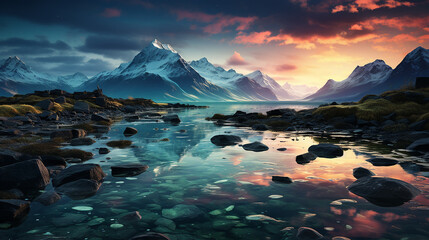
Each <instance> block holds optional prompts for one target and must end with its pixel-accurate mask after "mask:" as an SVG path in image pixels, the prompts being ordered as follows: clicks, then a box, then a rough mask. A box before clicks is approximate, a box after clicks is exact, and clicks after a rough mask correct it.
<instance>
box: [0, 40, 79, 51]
mask: <svg viewBox="0 0 429 240" xmlns="http://www.w3.org/2000/svg"><path fill="white" fill-rule="evenodd" d="M0 47H6V48H12V47H16V48H38V49H51V50H70V49H71V47H70V46H69V45H68V44H67V43H65V42H63V41H56V42H49V41H48V40H46V39H39V40H28V39H23V38H8V39H4V40H0Z"/></svg>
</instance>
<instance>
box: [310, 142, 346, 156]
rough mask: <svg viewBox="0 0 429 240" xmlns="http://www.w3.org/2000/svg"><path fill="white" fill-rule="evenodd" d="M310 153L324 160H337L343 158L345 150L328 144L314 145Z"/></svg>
mask: <svg viewBox="0 0 429 240" xmlns="http://www.w3.org/2000/svg"><path fill="white" fill-rule="evenodd" d="M308 151H309V152H311V153H314V154H316V155H317V156H318V157H323V158H336V157H341V156H343V149H341V147H340V146H337V145H334V144H328V143H321V144H318V145H312V146H310V147H309V148H308Z"/></svg>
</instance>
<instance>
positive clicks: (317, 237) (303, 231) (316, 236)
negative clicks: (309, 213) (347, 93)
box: [296, 227, 326, 240]
mask: <svg viewBox="0 0 429 240" xmlns="http://www.w3.org/2000/svg"><path fill="white" fill-rule="evenodd" d="M296 238H298V239H299V240H323V239H326V238H325V237H323V235H322V234H320V233H319V232H318V231H316V230H314V229H312V228H309V227H300V228H299V229H298V233H297V234H296Z"/></svg>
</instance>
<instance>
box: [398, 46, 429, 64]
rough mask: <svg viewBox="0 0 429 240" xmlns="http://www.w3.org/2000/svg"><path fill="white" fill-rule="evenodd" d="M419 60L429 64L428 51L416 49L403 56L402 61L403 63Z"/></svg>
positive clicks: (421, 48) (420, 48)
mask: <svg viewBox="0 0 429 240" xmlns="http://www.w3.org/2000/svg"><path fill="white" fill-rule="evenodd" d="M420 58H421V60H424V61H426V62H429V49H425V48H423V47H417V48H416V49H414V50H413V51H411V52H410V53H408V54H407V56H405V58H404V61H405V62H411V61H416V60H417V61H418V60H419V59H420Z"/></svg>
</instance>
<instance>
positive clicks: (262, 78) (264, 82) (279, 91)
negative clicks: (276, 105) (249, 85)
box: [246, 70, 294, 100]
mask: <svg viewBox="0 0 429 240" xmlns="http://www.w3.org/2000/svg"><path fill="white" fill-rule="evenodd" d="M246 77H248V78H250V79H252V80H254V81H255V82H257V83H258V84H259V85H261V86H262V87H266V88H268V89H270V90H272V91H273V92H274V93H275V94H276V96H277V97H278V98H279V99H281V100H286V99H291V98H294V97H293V96H292V95H291V93H289V92H287V91H286V89H284V88H282V87H281V86H280V84H278V83H277V81H276V80H274V79H272V78H271V77H270V76H268V75H267V74H264V73H263V72H261V71H260V70H256V71H254V72H252V73H249V74H247V75H246Z"/></svg>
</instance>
